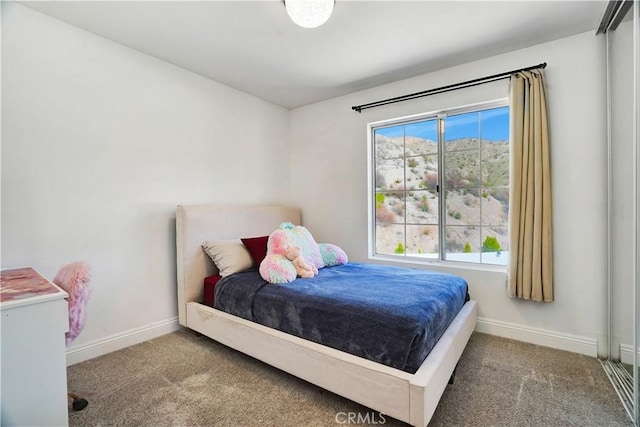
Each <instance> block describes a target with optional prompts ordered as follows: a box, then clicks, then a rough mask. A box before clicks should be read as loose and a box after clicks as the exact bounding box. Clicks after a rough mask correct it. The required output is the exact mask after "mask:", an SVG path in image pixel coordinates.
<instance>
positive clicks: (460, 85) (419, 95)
mask: <svg viewBox="0 0 640 427" xmlns="http://www.w3.org/2000/svg"><path fill="white" fill-rule="evenodd" d="M546 66H547V63H546V62H543V63H542V64H538V65H532V66H531V67H525V68H519V69H517V70H513V71H506V72H504V73H500V74H494V75H493V76H487V77H480V78H479V79H473V80H468V81H466V82H461V83H455V84H452V85H448V86H442V87H438V88H435V89H428V90H423V91H422V92H416V93H410V94H408V95H402V96H397V97H395V98H389V99H383V100H381V101H376V102H370V103H368V104H362V105H354V106H353V107H351V109H352V110H353V111H357V112H358V113H361V112H362V110H366V109H368V108H375V107H380V106H382V105H387V104H395V103H396V102H402V101H408V100H410V99H416V98H422V97H424V96H429V95H435V94H437V93H444V92H449V91H452V90H456V89H463V88H466V87H472V86H478V85H481V84H485V83H490V82H494V81H497V80H502V79H506V78H508V77H511V75H512V74H515V73H519V72H520V71H529V70H535V69H537V68H546Z"/></svg>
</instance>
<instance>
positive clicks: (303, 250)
mask: <svg viewBox="0 0 640 427" xmlns="http://www.w3.org/2000/svg"><path fill="white" fill-rule="evenodd" d="M291 246H293V247H298V248H299V254H297V257H302V260H303V261H305V262H306V263H307V264H310V265H311V266H312V267H313V268H312V270H315V269H320V268H324V267H330V266H334V265H341V264H346V263H347V261H348V259H347V254H346V253H345V252H344V251H343V250H342V249H341V248H340V247H338V246H336V245H333V244H331V243H320V244H318V243H316V241H315V240H314V239H313V236H312V235H311V233H310V232H309V230H307V229H306V228H305V227H303V226H301V225H293V224H292V223H290V222H283V223H282V224H280V228H278V229H277V230H276V231H274V232H273V233H271V234H270V235H269V240H268V241H267V256H266V257H265V258H264V260H263V261H262V263H260V275H261V276H262V278H263V279H264V280H266V281H267V282H269V283H288V282H292V281H294V280H295V279H296V277H298V276H299V274H298V271H297V270H296V265H294V263H293V261H292V260H291V259H289V258H287V252H289V255H291V250H290V247H291ZM302 276H307V277H313V276H311V275H306V274H303V275H302ZM314 276H315V274H314Z"/></svg>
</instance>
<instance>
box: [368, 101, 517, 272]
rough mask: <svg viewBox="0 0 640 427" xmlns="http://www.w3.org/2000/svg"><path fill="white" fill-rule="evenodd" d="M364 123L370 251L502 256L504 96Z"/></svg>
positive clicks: (485, 258)
mask: <svg viewBox="0 0 640 427" xmlns="http://www.w3.org/2000/svg"><path fill="white" fill-rule="evenodd" d="M369 128H370V131H371V138H370V144H371V145H370V162H371V165H372V167H371V168H370V170H371V176H370V180H371V188H372V191H370V195H369V197H370V198H371V200H370V206H371V213H370V215H371V223H372V224H373V226H372V227H371V228H372V230H371V231H372V234H371V235H372V239H371V240H372V241H371V242H370V245H371V250H372V253H373V255H374V256H380V255H383V256H387V257H404V258H417V259H432V260H448V261H461V262H472V263H481V264H498V265H506V264H507V262H508V250H509V232H508V214H509V107H508V106H507V101H506V100H503V101H499V102H493V103H489V104H483V105H481V106H474V107H471V108H464V109H456V110H447V111H440V112H437V113H431V114H425V115H422V116H413V117H411V118H410V119H396V120H392V121H385V122H378V123H375V124H371V125H369Z"/></svg>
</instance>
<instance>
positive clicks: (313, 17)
mask: <svg viewBox="0 0 640 427" xmlns="http://www.w3.org/2000/svg"><path fill="white" fill-rule="evenodd" d="M283 2H284V6H285V7H286V8H287V13H288V14H289V18H291V20H292V21H293V22H295V23H296V24H297V25H299V26H301V27H304V28H316V27H319V26H320V25H322V24H324V23H325V22H327V20H328V19H329V17H330V16H331V13H332V12H333V5H334V4H335V0H283Z"/></svg>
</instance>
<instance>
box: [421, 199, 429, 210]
mask: <svg viewBox="0 0 640 427" xmlns="http://www.w3.org/2000/svg"><path fill="white" fill-rule="evenodd" d="M420 210H421V211H422V212H429V198H428V197H427V196H422V198H421V199H420Z"/></svg>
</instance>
